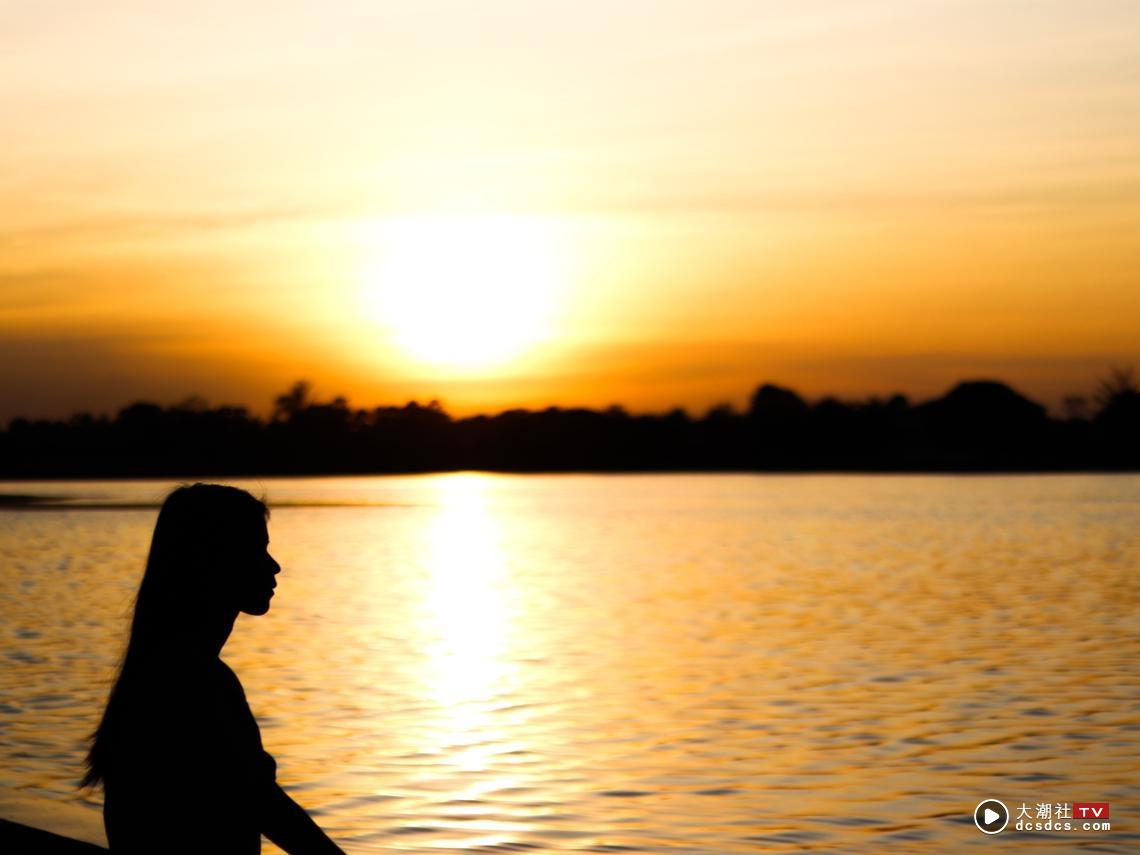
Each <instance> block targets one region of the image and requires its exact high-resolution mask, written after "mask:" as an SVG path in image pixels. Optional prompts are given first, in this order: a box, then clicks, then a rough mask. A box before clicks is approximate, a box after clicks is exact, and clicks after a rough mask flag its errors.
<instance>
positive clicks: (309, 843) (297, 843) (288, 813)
mask: <svg viewBox="0 0 1140 855" xmlns="http://www.w3.org/2000/svg"><path fill="white" fill-rule="evenodd" d="M261 833H262V834H264V835H265V836H266V837H268V838H269V839H270V840H272V841H273V842H274V843H276V844H277V845H278V846H280V847H281V848H282V849H284V850H285V851H286V852H288V853H289V855H345V853H344V850H343V849H341V848H340V847H339V846H337V845H336V844H335V843H333V842H332V841H331V840H330V839H329V836H328V835H327V834H325V833H324V832H323V831H321V829H320V827H319V826H318V825H317V824H316V823H315V822H313V820H312V817H310V816H309V815H308V814H307V813H305V809H304V808H303V807H301V806H300V805H299V804H297V803H296V802H295V801H293V799H291V798H290V797H289V795H288V794H287V793H286V792H285V791H284V790H283V789H281V787H280V786H279V785H278V784H276V783H274V784H273V785H272V786H271V787H270V790H269V793H268V794H267V795H266V798H265V808H264V814H263V818H262V823H261Z"/></svg>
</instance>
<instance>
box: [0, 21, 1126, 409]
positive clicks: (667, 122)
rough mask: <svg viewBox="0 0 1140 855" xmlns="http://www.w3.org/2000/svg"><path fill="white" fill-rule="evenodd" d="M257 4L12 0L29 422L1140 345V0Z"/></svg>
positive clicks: (1029, 366)
mask: <svg viewBox="0 0 1140 855" xmlns="http://www.w3.org/2000/svg"><path fill="white" fill-rule="evenodd" d="M232 5H233V4H229V3H221V2H213V0H206V2H198V3H194V4H153V3H144V2H135V0H129V2H108V3H100V4H74V3H72V4H64V3H56V2H38V3H25V4H14V5H12V6H8V7H6V8H5V12H4V18H5V22H4V26H3V27H2V28H0V116H3V117H4V120H3V122H0V150H2V151H3V152H4V160H3V169H0V247H2V250H0V421H6V420H7V419H8V418H10V417H12V416H15V415H26V416H59V415H64V414H67V413H70V412H73V411H75V410H93V411H105V412H108V411H109V412H113V411H114V410H115V409H117V408H118V407H119V406H122V405H124V404H126V403H128V402H130V401H133V400H136V399H139V398H148V399H152V400H156V401H159V402H161V403H173V402H175V401H178V400H181V399H183V398H185V397H187V396H188V395H190V394H199V395H202V396H205V397H207V398H209V399H210V400H211V401H213V402H235V403H244V404H248V405H251V406H252V407H253V408H255V409H257V410H260V411H264V410H265V409H266V408H267V407H268V405H269V402H270V401H271V399H272V397H273V396H274V395H275V394H277V393H278V392H280V391H282V390H283V389H284V388H286V387H287V386H288V385H289V384H290V383H291V382H292V381H293V380H295V379H297V378H301V377H304V378H308V379H310V380H312V381H313V382H314V384H315V387H316V389H315V391H316V393H317V395H318V397H331V396H332V395H334V394H346V395H348V396H349V398H350V399H351V400H352V401H353V402H354V403H356V404H358V405H362V406H364V405H374V404H379V403H392V402H399V401H403V400H405V399H407V398H409V397H418V398H420V399H426V398H430V397H438V398H441V399H442V400H443V401H444V402H445V404H446V405H447V406H448V408H449V409H450V410H452V411H453V412H457V413H466V412H472V411H484V410H487V411H489V410H496V409H499V408H503V407H507V406H517V405H523V406H538V405H545V404H549V403H559V404H586V405H605V404H609V403H613V402H622V403H624V404H626V405H627V406H629V407H630V408H631V409H635V410H644V409H663V408H665V407H668V406H671V405H673V404H681V405H684V406H687V407H689V408H691V409H693V410H694V411H700V410H702V409H703V408H705V407H707V406H709V405H710V404H713V403H716V402H719V401H732V402H735V403H742V402H743V400H744V399H745V397H746V395H747V393H748V392H749V390H750V389H751V388H752V387H754V386H755V385H756V384H757V383H758V382H760V381H762V380H775V381H777V382H781V383H784V384H787V385H791V386H793V387H795V388H797V389H799V390H801V391H802V392H804V393H805V394H807V395H809V396H812V397H815V396H819V395H823V394H829V393H834V394H840V395H843V396H863V395H866V394H872V393H888V392H893V391H896V390H898V391H903V392H906V393H908V394H911V395H912V396H915V397H923V396H926V395H933V394H937V393H939V392H941V391H943V390H944V389H945V388H947V387H948V386H949V385H950V384H951V383H952V382H953V381H955V380H958V379H964V378H977V377H996V378H1000V379H1005V380H1007V381H1009V382H1011V383H1013V384H1014V385H1015V386H1016V387H1018V388H1019V389H1021V390H1022V391H1024V392H1026V393H1027V394H1030V395H1032V396H1035V397H1037V398H1038V399H1040V400H1043V401H1044V402H1046V403H1049V404H1050V405H1055V404H1056V403H1057V401H1059V399H1060V398H1061V396H1063V395H1065V394H1067V393H1073V392H1076V393H1088V392H1090V391H1091V390H1092V389H1093V387H1094V386H1095V382H1096V379H1097V378H1098V377H1099V376H1101V375H1103V374H1104V373H1106V370H1107V369H1108V367H1109V366H1110V365H1114V364H1117V365H1128V364H1137V363H1140V283H1138V282H1137V270H1140V237H1138V235H1140V99H1138V96H1137V93H1138V92H1140V47H1138V45H1140V5H1137V4H1136V3H1134V2H1130V0H1129V1H1128V2H1086V3H1080V4H1075V3H1071V2H1067V0H1066V2H1050V0H1039V2H1035V3H1032V4H1026V3H1012V2H1000V0H990V2H971V0H954V2H921V0H906V2H889V0H884V2H862V3H855V2H850V0H827V2H824V0H814V2H801V3H796V4H787V3H769V2H759V0H755V1H754V0H739V2H703V3H692V2H669V0H653V2H641V0H629V2H622V3H595V2H586V1H585V0H583V2H579V3H574V4H569V3H567V4H553V3H550V4H547V3H533V2H523V1H522V0H519V2H501V0H484V2H482V3H479V4H472V3H465V2H464V3H461V2H441V0H424V1H423V2H417V3H414V4H385V3H377V2H328V0H325V2H320V3H316V2H312V3H307V2H296V3H290V4H280V3H260V2H252V3H246V4H241V11H240V12H239V11H234V9H233V8H231V7H232ZM160 7H161V8H160ZM176 7H180V8H176Z"/></svg>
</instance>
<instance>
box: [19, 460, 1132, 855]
mask: <svg viewBox="0 0 1140 855" xmlns="http://www.w3.org/2000/svg"><path fill="white" fill-rule="evenodd" d="M236 483H238V484H239V485H240V486H246V487H248V488H251V489H252V490H253V491H254V492H255V493H256V494H264V495H266V496H267V498H268V500H269V501H270V503H271V504H272V505H274V506H275V510H274V512H273V516H272V520H271V523H270V535H271V538H272V545H271V550H272V551H273V553H274V555H275V556H276V557H277V558H278V560H279V561H280V562H281V564H282V565H283V566H284V568H285V569H284V572H283V573H282V577H281V578H280V580H279V581H280V587H279V589H278V591H277V596H276V598H275V599H274V601H273V609H272V611H271V612H270V613H269V614H268V615H267V616H265V617H263V618H250V617H246V616H243V617H242V618H241V619H239V621H238V623H237V626H236V627H235V630H234V634H233V636H232V638H231V640H230V642H229V644H228V646H227V647H226V650H225V653H224V658H225V659H226V660H227V661H228V662H229V663H230V664H231V665H232V666H233V668H234V670H235V671H236V672H237V673H238V674H239V676H240V677H241V679H242V681H243V683H244V685H245V688H246V694H247V696H248V698H249V700H250V704H251V706H252V708H253V710H254V712H255V713H256V714H257V716H258V718H259V720H260V721H261V725H262V736H263V740H264V742H265V744H266V747H267V748H268V749H269V750H270V751H271V752H272V753H273V754H274V755H275V756H276V757H277V760H278V769H279V779H280V780H281V781H282V782H283V783H284V784H286V785H287V788H288V789H290V790H291V791H292V792H293V794H294V795H295V797H296V798H297V799H298V801H300V802H301V803H302V804H304V805H305V806H307V807H309V808H311V809H312V812H313V813H315V814H316V815H317V816H318V820H319V822H320V823H321V825H322V826H324V827H325V828H326V829H327V830H328V831H329V832H330V833H331V834H332V835H333V836H334V837H336V838H337V839H338V840H339V841H341V842H342V843H343V845H344V846H345V848H346V849H347V850H348V851H349V852H371V851H381V850H398V851H402V852H441V851H465V852H513V851H533V852H567V851H577V852H670V853H682V852H684V853H736V852H754V851H758V850H773V851H779V850H783V849H819V850H821V851H828V852H836V851H847V852H881V851H883V850H885V849H891V850H897V851H912V850H913V851H918V850H922V851H956V850H960V849H964V848H967V847H983V848H984V847H992V846H994V845H998V844H997V843H996V842H995V840H993V839H991V838H990V837H988V836H986V835H983V834H981V833H980V832H979V831H978V830H977V829H976V828H975V827H974V825H973V822H972V819H971V815H972V812H973V809H974V806H975V805H976V804H977V803H978V802H979V801H981V800H982V799H985V798H988V797H993V798H998V799H1001V800H1003V801H1004V802H1005V803H1006V804H1007V805H1008V806H1009V807H1010V809H1011V811H1012V812H1013V814H1014V816H1013V818H1012V819H1013V820H1016V818H1017V814H1018V813H1019V812H1020V806H1021V805H1022V804H1026V805H1027V806H1028V808H1029V809H1031V810H1032V811H1033V814H1034V816H1035V815H1036V805H1037V804H1038V803H1046V802H1048V803H1058V802H1060V803H1068V802H1074V801H1077V802H1082V801H1083V802H1109V803H1110V804H1111V818H1112V821H1113V825H1114V828H1113V830H1111V831H1109V832H1100V833H1097V832H1088V833H1085V832H1070V833H1057V832H1054V833H1048V832H1042V833H1040V834H1036V835H1030V834H1026V833H1019V832H1016V831H1013V830H1012V825H1013V822H1012V821H1011V828H1010V829H1007V831H1006V832H1005V833H1004V834H1002V835H1001V838H1000V839H1001V843H1003V844H1005V845H1007V846H1008V845H1010V843H1011V840H1016V841H1019V842H1021V843H1023V844H1033V845H1035V846H1045V847H1048V848H1053V849H1070V848H1071V849H1077V848H1079V849H1080V850H1081V851H1121V852H1123V851H1135V850H1136V849H1137V847H1140V833H1138V822H1140V697H1138V693H1137V685H1138V682H1137V677H1138V672H1140V642H1138V640H1137V639H1138V634H1137V630H1138V629H1140V623H1138V615H1140V612H1138V606H1140V584H1138V578H1137V571H1138V569H1140V477H1137V476H1030V477H930V476H898V477H875V476H750V475H712V476H705V475H659V476H496V475H479V474H458V475H440V476H422V477H383V478H371V477H368V478H328V479H263V480H259V481H252V482H251V481H242V482H236ZM171 486H172V485H171V484H167V483H162V482H155V481H136V482H118V483H113V482H106V483H103V482H98V483H95V482H87V483H74V484H72V483H67V484H60V483H50V484H49V483H38V484H13V483H7V484H2V485H0V493H36V494H50V495H54V496H57V497H64V501H62V502H61V503H60V504H59V505H57V506H55V507H53V508H52V509H39V510H6V511H5V510H0V617H2V620H3V625H2V628H0V632H2V633H3V642H4V643H3V652H4V656H5V663H4V669H3V671H2V675H3V676H2V677H0V689H2V692H0V770H2V771H0V785H2V786H7V787H17V788H24V789H25V790H26V791H28V792H31V793H39V794H43V795H48V796H50V797H52V798H55V799H58V800H65V799H66V800H73V801H76V800H77V801H78V802H79V803H80V804H84V805H87V806H88V807H89V809H90V810H92V811H97V810H98V807H99V804H98V799H97V796H93V795H91V794H77V793H76V791H75V789H74V782H75V780H76V779H77V778H78V777H79V775H80V773H81V769H80V762H81V757H82V754H83V750H84V745H83V739H84V736H85V734H87V733H88V732H89V731H91V729H92V728H93V727H94V725H95V724H96V721H97V717H98V714H99V712H100V709H101V706H102V703H103V701H104V699H105V695H106V691H107V687H108V681H109V679H110V678H111V676H112V674H113V670H114V666H115V662H116V658H117V656H118V655H119V653H120V651H121V646H122V643H123V641H124V632H125V626H126V617H127V615H128V612H129V608H130V603H131V599H132V596H133V593H134V590H135V588H136V586H137V584H138V580H139V577H140V574H141V572H142V568H143V563H144V559H145V554H146V549H147V545H148V542H149V537H150V532H151V529H152V527H153V524H154V519H155V515H156V509H157V504H158V503H159V502H160V501H161V498H162V496H163V495H164V494H165V492H166V491H167V490H168V489H169V488H170V487H171ZM69 501H74V502H76V504H77V507H66V505H67V504H68V502H69ZM98 504H105V505H110V507H104V508H93V507H92V505H98ZM194 797H195V794H193V793H182V794H179V793H177V792H172V798H186V799H187V800H189V799H193V798H194ZM271 849H272V847H270V846H268V845H267V846H266V851H270V850H271ZM155 851H156V852H161V846H156V850H155Z"/></svg>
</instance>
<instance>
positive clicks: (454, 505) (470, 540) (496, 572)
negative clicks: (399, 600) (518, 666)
mask: <svg viewBox="0 0 1140 855" xmlns="http://www.w3.org/2000/svg"><path fill="white" fill-rule="evenodd" d="M489 480H490V479H489V478H488V477H487V476H480V475H474V474H459V475H451V476H447V477H444V478H440V479H438V481H437V484H438V491H439V492H438V501H439V512H438V514H437V515H436V516H435V517H434V519H433V520H432V521H431V523H430V525H429V530H428V533H427V535H428V536H427V543H426V544H425V549H426V550H427V555H426V561H425V569H426V572H427V589H426V596H425V602H424V608H423V619H424V622H425V627H424V629H425V634H426V636H427V644H426V651H425V667H424V670H423V680H424V684H425V690H426V694H427V697H428V698H430V700H431V701H432V702H434V704H435V705H436V706H437V707H438V712H439V719H438V726H437V727H436V728H434V729H433V730H432V731H431V732H432V734H433V735H434V737H435V740H436V743H437V744H435V745H432V746H427V748H429V749H430V750H433V751H435V752H440V753H442V754H443V755H445V756H446V757H448V758H449V759H450V761H451V763H452V764H453V765H454V766H455V767H456V768H458V769H461V770H463V771H465V772H481V771H485V770H486V768H487V766H488V764H489V762H490V759H491V754H492V753H494V751H496V750H497V749H496V745H497V743H498V742H499V739H500V738H501V736H502V734H498V733H496V732H495V728H494V722H493V721H492V719H491V716H490V715H489V709H490V708H491V707H493V706H494V705H495V699H496V697H497V696H498V695H499V694H500V693H501V692H502V691H503V689H504V685H505V683H506V681H507V678H508V677H509V674H510V670H511V669H510V665H509V663H508V662H507V660H506V656H505V654H506V651H507V646H508V637H509V634H510V610H509V607H508V596H509V594H508V584H509V579H508V571H507V563H506V561H505V558H504V553H503V546H502V541H503V537H502V532H501V530H500V522H499V520H497V519H496V518H495V516H494V515H493V514H492V512H491V509H490V507H489V498H488V497H489V486H490V485H489Z"/></svg>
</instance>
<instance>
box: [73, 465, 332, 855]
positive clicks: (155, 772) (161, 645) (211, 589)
mask: <svg viewBox="0 0 1140 855" xmlns="http://www.w3.org/2000/svg"><path fill="white" fill-rule="evenodd" d="M268 516H269V511H268V508H267V507H266V506H265V504H264V503H263V502H260V501H258V500H257V499H255V498H254V497H253V496H251V495H250V494H249V493H247V492H245V491H244V490H239V489H237V488H235V487H226V486H222V485H218V484H194V485H193V486H185V487H179V488H178V489H176V490H175V491H174V492H172V493H171V494H170V495H169V496H168V497H167V498H166V501H165V502H164V503H163V505H162V509H161V511H160V512H159V514H158V521H157V523H156V524H155V528H154V536H153V538H152V540H151V545H150V553H149V555H148V557H147V562H146V571H145V573H144V575H143V579H142V583H141V585H140V586H139V591H138V596H137V598H136V600H135V607H134V618H133V620H132V622H131V629H130V640H129V642H128V644H127V651H126V654H125V655H124V657H123V661H122V665H121V667H120V670H119V674H118V678H117V679H116V681H115V684H114V687H113V688H112V690H111V693H110V697H109V698H108V701H107V707H106V710H105V711H104V713H103V719H102V721H101V723H100V724H99V727H98V729H97V730H96V732H95V735H94V737H93V739H92V745H91V750H90V752H89V754H88V756H87V774H86V776H85V777H84V779H83V785H85V786H94V785H96V784H100V783H101V784H102V785H103V791H104V806H103V823H104V826H105V827H106V830H107V840H108V842H109V844H110V847H111V852H112V853H131V855H134V853H153V852H177V853H191V852H193V853H219V855H222V854H223V853H224V855H230V853H233V855H245V854H246V853H256V852H260V850H261V835H262V834H264V835H265V836H266V837H268V838H269V839H270V840H272V841H273V842H274V843H276V844H277V845H278V846H280V847H281V848H282V849H284V850H285V851H286V852H289V853H293V855H308V853H314V854H315V855H320V853H339V852H341V849H340V848H339V847H337V845H336V844H334V843H333V842H332V841H331V840H330V839H329V838H328V837H327V836H326V835H325V833H324V832H323V831H321V829H320V828H319V827H318V826H317V825H316V823H315V822H313V820H312V819H311V818H310V817H309V815H308V814H306V813H305V811H304V809H302V808H301V807H300V806H299V805H298V804H297V803H296V802H295V801H293V799H292V798H290V797H289V796H288V795H287V794H286V793H285V792H284V790H282V789H281V787H280V786H279V785H278V784H277V780H276V764H275V763H274V761H273V758H272V757H271V756H270V755H269V754H267V753H266V752H265V750H264V749H263V748H262V746H261V734H260V731H259V729H258V726H257V722H256V720H255V719H254V717H253V714H252V713H251V712H250V710H249V705H248V704H247V703H246V700H245V693H244V692H243V691H242V687H241V683H240V682H238V679H237V677H236V676H235V675H234V673H233V671H231V670H230V669H229V667H228V666H227V665H226V664H225V663H224V662H222V660H221V659H220V657H219V654H220V653H221V650H222V647H223V645H225V643H226V639H227V638H228V637H229V635H230V631H231V630H232V629H233V624H234V621H235V619H236V618H237V616H238V613H239V612H244V613H246V614H250V615H263V614H265V613H266V612H267V611H269V601H270V599H271V598H272V596H273V589H274V588H276V587H277V583H276V579H275V577H276V574H277V573H278V572H279V571H280V569H281V568H280V565H278V563H277V562H276V561H275V560H274V559H273V557H272V556H271V555H270V554H269V534H268V529H267V527H266V522H267V519H268Z"/></svg>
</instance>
